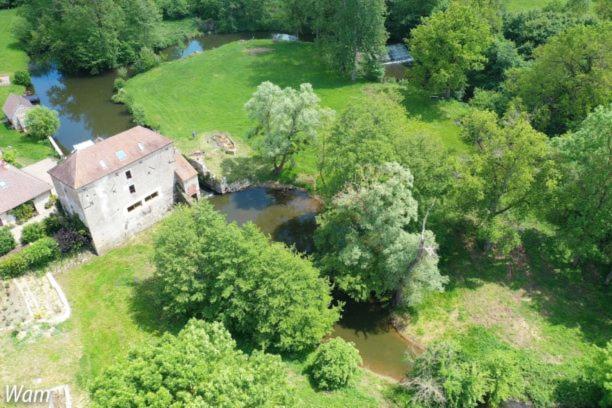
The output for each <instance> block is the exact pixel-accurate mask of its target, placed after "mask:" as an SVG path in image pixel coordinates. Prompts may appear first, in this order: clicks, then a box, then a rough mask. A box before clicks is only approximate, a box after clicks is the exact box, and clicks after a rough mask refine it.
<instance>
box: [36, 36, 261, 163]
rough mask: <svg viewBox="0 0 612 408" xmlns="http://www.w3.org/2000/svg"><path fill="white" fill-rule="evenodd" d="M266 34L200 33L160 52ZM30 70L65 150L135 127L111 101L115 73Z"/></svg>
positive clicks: (176, 55) (189, 51)
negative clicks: (52, 112) (54, 115)
mask: <svg viewBox="0 0 612 408" xmlns="http://www.w3.org/2000/svg"><path fill="white" fill-rule="evenodd" d="M267 36H268V34H265V33H243V34H220V35H217V34H210V35H202V36H199V37H197V38H194V39H193V40H190V41H188V42H186V43H185V44H184V45H182V46H173V47H170V48H168V49H166V50H164V51H162V55H163V57H164V58H165V59H166V60H176V59H181V58H186V57H188V56H190V55H193V54H195V53H198V52H202V51H204V50H209V49H213V48H216V47H220V46H221V45H224V44H227V43H230V42H232V41H238V40H243V39H251V38H264V37H267ZM30 73H31V76H32V84H33V87H34V92H35V93H36V95H38V96H39V97H40V100H41V103H42V104H43V105H44V106H47V107H49V108H51V109H55V110H56V111H58V113H59V116H60V121H61V125H60V129H59V130H58V132H57V134H56V135H55V140H56V141H57V142H58V143H59V144H60V145H61V147H62V148H63V149H64V151H65V152H71V151H72V149H73V146H74V145H75V144H77V143H80V142H83V141H85V140H93V139H95V138H97V137H102V138H106V137H109V136H112V135H114V134H117V133H119V132H121V131H124V130H126V129H129V128H130V127H132V126H134V124H133V123H132V121H131V118H130V115H129V113H128V112H127V110H126V109H125V106H124V105H118V104H114V103H112V102H111V100H110V98H111V96H112V95H113V82H114V81H115V78H116V77H117V74H116V73H115V72H107V73H105V74H102V75H96V76H72V75H68V74H64V73H62V72H61V71H59V70H58V68H57V67H56V66H54V65H49V64H46V65H43V64H31V66H30Z"/></svg>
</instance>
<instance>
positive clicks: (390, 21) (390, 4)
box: [386, 0, 449, 40]
mask: <svg viewBox="0 0 612 408" xmlns="http://www.w3.org/2000/svg"><path fill="white" fill-rule="evenodd" d="M448 3H449V1H448V0H388V1H387V8H388V9H389V14H388V16H387V22H386V24H387V29H388V30H389V34H390V35H391V38H393V39H395V40H403V39H404V38H406V35H407V33H409V32H410V30H411V29H413V28H414V27H416V26H417V25H419V23H420V22H421V18H423V17H428V16H429V15H430V14H431V13H433V12H435V11H440V10H443V9H445V8H446V7H447V6H448Z"/></svg>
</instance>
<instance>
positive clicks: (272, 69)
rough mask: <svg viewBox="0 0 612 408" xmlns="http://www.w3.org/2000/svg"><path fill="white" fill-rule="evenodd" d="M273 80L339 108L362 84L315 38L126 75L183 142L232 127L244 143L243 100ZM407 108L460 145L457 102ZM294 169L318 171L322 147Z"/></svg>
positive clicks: (150, 111)
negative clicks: (335, 64) (332, 61)
mask: <svg viewBox="0 0 612 408" xmlns="http://www.w3.org/2000/svg"><path fill="white" fill-rule="evenodd" d="M264 81H272V82H274V83H276V84H278V85H280V86H282V87H286V86H293V87H296V86H299V84H301V83H304V82H309V83H311V84H312V85H313V87H314V89H315V91H316V92H317V94H318V95H319V96H320V97H321V100H322V103H323V105H325V106H327V107H330V108H332V109H334V110H336V111H341V110H342V109H343V108H345V107H346V105H347V103H348V102H349V101H351V100H353V99H355V98H359V97H363V96H364V95H363V92H362V91H363V89H364V88H365V87H366V86H375V85H371V84H367V83H364V82H351V81H349V80H347V79H344V78H341V77H339V76H338V75H337V74H336V73H335V72H333V71H331V70H330V69H329V68H328V66H327V65H326V64H325V63H324V61H322V59H321V58H320V57H319V55H318V50H317V49H316V47H315V45H314V44H309V43H293V44H283V43H281V44H275V43H273V42H272V41H270V40H251V41H238V42H234V43H230V44H227V45H225V46H222V47H220V48H217V49H214V50H211V51H206V52H204V53H202V54H200V55H195V56H192V57H190V58H186V59H184V60H180V61H173V62H169V63H165V64H162V65H161V66H160V67H158V68H155V69H153V70H152V71H149V72H147V73H144V74H142V75H138V76H136V77H134V78H133V79H131V80H129V81H128V84H127V87H126V89H127V92H128V94H129V95H131V96H132V97H133V100H134V102H135V103H137V104H139V105H141V106H142V107H143V108H144V110H145V113H146V117H147V120H148V121H149V122H150V123H151V124H154V125H158V126H159V127H160V129H161V132H162V133H163V134H165V135H167V136H169V137H171V138H173V139H174V140H175V141H176V143H177V145H178V146H179V148H181V149H182V150H183V151H184V152H190V151H193V150H194V149H197V148H200V147H201V146H200V141H199V140H198V139H196V140H192V138H191V134H192V132H193V131H195V132H197V133H198V134H205V133H207V132H212V131H226V132H229V133H230V134H231V135H233V136H234V137H235V138H237V139H238V140H242V141H246V137H247V134H248V132H249V130H250V129H251V127H252V124H251V123H250V121H249V120H248V118H247V115H246V112H245V110H244V104H245V103H246V102H247V101H248V100H249V98H250V97H251V95H252V94H253V92H254V91H255V89H256V87H257V86H258V85H259V84H260V83H262V82H264ZM406 104H407V108H408V111H409V113H411V114H412V115H417V116H420V118H421V119H422V120H423V121H424V122H425V123H426V126H427V127H429V128H430V129H431V133H432V134H434V135H436V136H437V137H440V138H441V140H443V141H444V142H445V143H446V144H447V145H449V146H452V147H457V146H460V145H461V142H460V140H459V136H458V133H459V131H458V127H457V126H456V125H455V124H454V121H453V119H454V118H455V117H456V115H457V114H458V113H459V112H460V111H461V110H462V109H463V105H462V104H460V103H458V102H437V101H434V100H431V99H430V98H427V97H423V96H420V95H410V96H409V98H408V100H407V102H406ZM295 170H296V172H297V173H301V174H314V173H315V171H316V152H315V151H314V150H309V151H306V152H304V153H303V154H301V155H300V156H299V157H298V158H297V167H296V169H295Z"/></svg>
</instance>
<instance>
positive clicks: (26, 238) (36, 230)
mask: <svg viewBox="0 0 612 408" xmlns="http://www.w3.org/2000/svg"><path fill="white" fill-rule="evenodd" d="M46 233H47V231H46V228H45V225H44V223H42V222H35V223H32V224H28V225H26V226H25V227H23V231H22V232H21V243H22V244H23V245H25V244H29V243H30V242H34V241H37V240H39V239H41V238H42V237H44V236H45V235H46Z"/></svg>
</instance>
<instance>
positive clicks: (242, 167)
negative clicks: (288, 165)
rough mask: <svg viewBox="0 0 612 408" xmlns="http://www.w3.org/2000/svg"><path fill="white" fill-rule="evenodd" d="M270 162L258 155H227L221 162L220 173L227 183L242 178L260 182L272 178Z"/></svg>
mask: <svg viewBox="0 0 612 408" xmlns="http://www.w3.org/2000/svg"><path fill="white" fill-rule="evenodd" d="M271 167H272V165H271V163H269V162H267V161H265V160H263V158H261V157H259V156H252V157H228V158H226V159H224V160H223V161H222V162H221V173H222V175H223V176H224V177H225V178H226V180H227V181H228V183H232V182H235V181H242V180H250V181H252V182H262V181H266V180H270V179H271V178H273V175H272V172H271Z"/></svg>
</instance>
